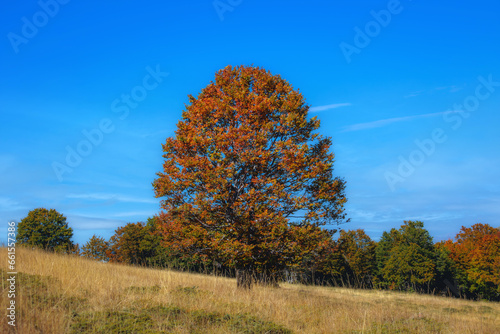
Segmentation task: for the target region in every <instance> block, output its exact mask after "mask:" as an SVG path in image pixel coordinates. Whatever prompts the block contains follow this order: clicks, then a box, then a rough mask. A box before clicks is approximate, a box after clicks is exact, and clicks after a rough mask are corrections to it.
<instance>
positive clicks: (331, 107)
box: [309, 103, 351, 112]
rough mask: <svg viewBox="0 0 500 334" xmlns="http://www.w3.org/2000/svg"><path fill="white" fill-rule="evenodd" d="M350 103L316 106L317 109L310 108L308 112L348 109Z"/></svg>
mask: <svg viewBox="0 0 500 334" xmlns="http://www.w3.org/2000/svg"><path fill="white" fill-rule="evenodd" d="M350 105H351V104H350V103H335V104H328V105H325V106H317V107H312V108H310V109H309V111H310V112H320V111H325V110H330V109H336V108H340V107H348V106H350Z"/></svg>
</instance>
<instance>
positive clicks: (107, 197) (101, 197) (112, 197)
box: [66, 193, 160, 203]
mask: <svg viewBox="0 0 500 334" xmlns="http://www.w3.org/2000/svg"><path fill="white" fill-rule="evenodd" d="M66 197H67V198H76V199H87V200H96V201H118V202H133V203H159V201H160V200H156V199H149V198H139V197H132V196H123V195H120V194H106V193H90V194H69V195H67V196H66Z"/></svg>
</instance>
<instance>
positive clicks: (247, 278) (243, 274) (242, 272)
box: [236, 269, 252, 289]
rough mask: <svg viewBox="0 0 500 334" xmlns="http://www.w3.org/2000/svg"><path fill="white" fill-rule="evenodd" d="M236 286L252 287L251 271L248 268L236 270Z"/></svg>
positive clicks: (239, 287) (242, 287)
mask: <svg viewBox="0 0 500 334" xmlns="http://www.w3.org/2000/svg"><path fill="white" fill-rule="evenodd" d="M236 286H237V287H238V289H251V288H252V273H251V272H250V270H248V269H237V270H236Z"/></svg>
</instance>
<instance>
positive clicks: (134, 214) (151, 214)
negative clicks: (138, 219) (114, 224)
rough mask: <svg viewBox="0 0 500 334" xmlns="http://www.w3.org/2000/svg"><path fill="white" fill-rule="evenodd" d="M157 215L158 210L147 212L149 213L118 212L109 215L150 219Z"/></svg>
mask: <svg viewBox="0 0 500 334" xmlns="http://www.w3.org/2000/svg"><path fill="white" fill-rule="evenodd" d="M157 213H158V210H149V211H128V212H120V213H115V214H113V215H111V217H134V216H143V217H150V216H153V215H155V214H157Z"/></svg>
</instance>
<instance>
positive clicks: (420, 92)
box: [404, 90, 425, 99]
mask: <svg viewBox="0 0 500 334" xmlns="http://www.w3.org/2000/svg"><path fill="white" fill-rule="evenodd" d="M423 92H425V91H423V90H418V91H416V92H411V93H410V94H408V95H405V96H404V97H405V99H406V98H408V97H415V96H419V95H420V94H422V93H423Z"/></svg>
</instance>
